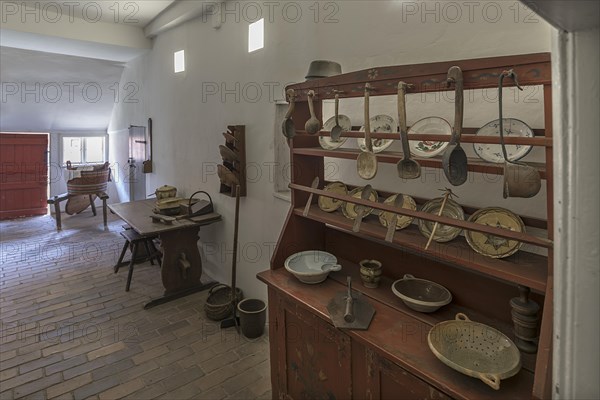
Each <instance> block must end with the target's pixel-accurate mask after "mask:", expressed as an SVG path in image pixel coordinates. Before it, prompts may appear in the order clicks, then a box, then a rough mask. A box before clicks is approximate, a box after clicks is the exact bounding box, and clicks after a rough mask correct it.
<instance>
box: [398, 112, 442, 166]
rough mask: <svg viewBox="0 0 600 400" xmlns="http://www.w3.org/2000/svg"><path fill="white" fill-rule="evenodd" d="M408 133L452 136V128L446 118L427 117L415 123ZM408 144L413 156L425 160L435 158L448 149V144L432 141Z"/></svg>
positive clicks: (417, 141)
mask: <svg viewBox="0 0 600 400" xmlns="http://www.w3.org/2000/svg"><path fill="white" fill-rule="evenodd" d="M408 133H409V134H430V135H448V136H451V135H452V127H451V126H450V123H448V121H446V120H445V119H444V118H440V117H427V118H423V119H421V120H419V121H417V122H415V123H414V124H413V125H412V126H411V127H410V129H409V130H408ZM408 144H409V146H410V152H411V153H412V155H414V156H417V157H425V158H429V157H435V156H437V155H438V154H440V153H442V152H443V151H444V150H445V149H446V147H448V142H434V141H431V140H411V141H409V142H408Z"/></svg>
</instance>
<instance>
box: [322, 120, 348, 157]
mask: <svg viewBox="0 0 600 400" xmlns="http://www.w3.org/2000/svg"><path fill="white" fill-rule="evenodd" d="M338 120H339V123H340V126H341V127H342V131H344V132H349V131H351V130H352V122H350V118H348V117H347V116H345V115H343V114H339V115H338ZM334 126H335V117H331V118H329V119H328V120H327V122H325V123H324V124H323V130H324V131H329V132H331V130H332V129H333V127H334ZM346 140H348V138H347V137H344V136H340V138H339V139H338V140H333V139H332V138H331V136H329V135H327V136H319V144H320V145H321V147H322V148H324V149H325V150H335V149H337V148H338V147H340V146H341V145H343V144H344V143H345V142H346Z"/></svg>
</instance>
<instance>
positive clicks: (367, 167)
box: [356, 83, 377, 179]
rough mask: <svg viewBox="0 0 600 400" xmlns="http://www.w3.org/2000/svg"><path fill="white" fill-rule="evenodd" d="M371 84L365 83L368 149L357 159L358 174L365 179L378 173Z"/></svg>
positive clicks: (366, 140) (366, 142) (371, 177)
mask: <svg viewBox="0 0 600 400" xmlns="http://www.w3.org/2000/svg"><path fill="white" fill-rule="evenodd" d="M370 90H371V85H370V84H368V83H367V84H366V85H365V145H366V147H367V151H363V152H362V153H360V154H359V155H358V158H357V159H356V169H357V171H358V176H360V177H361V178H363V179H373V178H374V177H375V175H377V157H376V156H375V153H373V143H372V142H371V124H370V122H369V91H370Z"/></svg>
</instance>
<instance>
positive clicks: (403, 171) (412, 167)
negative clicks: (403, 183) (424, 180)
mask: <svg viewBox="0 0 600 400" xmlns="http://www.w3.org/2000/svg"><path fill="white" fill-rule="evenodd" d="M407 87H408V84H407V83H406V82H400V83H398V124H399V125H400V139H401V141H402V153H403V158H402V160H400V161H398V164H396V167H397V168H398V176H399V177H400V178H402V179H417V178H418V177H419V176H421V166H420V165H419V163H418V162H416V161H415V160H411V159H410V146H409V145H408V136H407V135H408V132H407V128H406V97H405V96H406V88H407Z"/></svg>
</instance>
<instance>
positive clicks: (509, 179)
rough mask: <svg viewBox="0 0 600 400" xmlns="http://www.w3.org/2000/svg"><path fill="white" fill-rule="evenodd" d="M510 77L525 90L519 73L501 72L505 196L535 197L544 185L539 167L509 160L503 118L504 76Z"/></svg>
mask: <svg viewBox="0 0 600 400" xmlns="http://www.w3.org/2000/svg"><path fill="white" fill-rule="evenodd" d="M505 76H507V77H510V78H511V79H512V80H513V81H514V82H515V84H516V85H517V88H519V89H520V90H523V89H522V88H521V86H519V81H518V78H517V74H516V73H515V72H514V71H513V70H512V69H511V70H509V71H504V72H502V73H501V74H500V79H499V84H498V107H499V112H498V114H499V115H498V117H499V121H500V127H499V128H500V144H501V145H502V154H503V155H504V191H503V196H504V198H505V199H506V198H508V197H523V198H529V197H533V196H535V195H536V194H538V193H539V191H540V189H541V187H542V178H541V177H540V173H539V171H538V170H537V168H534V167H532V166H529V165H527V164H525V163H522V162H516V161H509V160H508V154H507V152H506V146H505V145H504V121H503V119H502V81H503V80H504V77H505Z"/></svg>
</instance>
